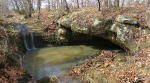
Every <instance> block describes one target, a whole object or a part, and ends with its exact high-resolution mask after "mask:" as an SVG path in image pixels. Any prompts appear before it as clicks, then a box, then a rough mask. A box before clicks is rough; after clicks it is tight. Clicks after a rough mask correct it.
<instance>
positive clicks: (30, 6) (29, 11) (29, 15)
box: [27, 0, 32, 18]
mask: <svg viewBox="0 0 150 83" xmlns="http://www.w3.org/2000/svg"><path fill="white" fill-rule="evenodd" d="M27 2H28V12H27V16H28V17H30V18H31V17H32V2H31V0H27Z"/></svg>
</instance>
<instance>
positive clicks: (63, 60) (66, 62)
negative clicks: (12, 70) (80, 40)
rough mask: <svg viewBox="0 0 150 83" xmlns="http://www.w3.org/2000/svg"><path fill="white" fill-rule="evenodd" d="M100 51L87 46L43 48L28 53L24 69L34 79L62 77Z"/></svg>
mask: <svg viewBox="0 0 150 83" xmlns="http://www.w3.org/2000/svg"><path fill="white" fill-rule="evenodd" d="M98 51H99V50H98V49H95V48H93V47H91V46H85V45H78V46H60V47H47V48H41V49H37V50H35V51H32V52H28V53H27V55H26V56H25V57H24V68H25V70H27V71H28V72H29V73H30V74H31V75H32V76H33V77H34V79H39V78H42V77H45V76H49V75H56V76H62V75H64V74H65V73H66V72H67V71H68V69H69V68H70V67H71V66H73V65H75V64H77V63H79V62H80V61H83V60H84V59H85V58H86V57H87V56H91V55H94V54H96V53H98Z"/></svg>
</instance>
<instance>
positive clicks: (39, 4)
mask: <svg viewBox="0 0 150 83" xmlns="http://www.w3.org/2000/svg"><path fill="white" fill-rule="evenodd" d="M37 10H38V19H40V14H41V0H38V2H37Z"/></svg>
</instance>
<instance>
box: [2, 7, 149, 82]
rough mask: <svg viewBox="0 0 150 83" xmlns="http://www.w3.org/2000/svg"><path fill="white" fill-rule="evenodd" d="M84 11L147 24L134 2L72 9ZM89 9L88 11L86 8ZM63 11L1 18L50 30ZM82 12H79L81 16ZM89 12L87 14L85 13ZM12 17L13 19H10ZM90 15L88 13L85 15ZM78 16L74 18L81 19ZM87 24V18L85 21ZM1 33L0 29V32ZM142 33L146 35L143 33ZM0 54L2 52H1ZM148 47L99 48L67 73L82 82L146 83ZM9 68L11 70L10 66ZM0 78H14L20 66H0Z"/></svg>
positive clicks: (143, 13) (35, 29) (38, 28)
mask: <svg viewBox="0 0 150 83" xmlns="http://www.w3.org/2000/svg"><path fill="white" fill-rule="evenodd" d="M81 10H83V11H85V10H86V11H87V12H86V14H94V13H96V14H98V15H99V16H101V17H103V18H112V17H114V18H115V17H116V16H118V15H132V16H135V18H137V19H138V20H139V23H140V24H139V26H140V27H142V28H148V27H147V24H146V6H143V5H139V4H138V5H136V7H124V8H117V7H113V8H105V7H104V8H102V11H100V12H99V11H97V9H96V8H92V7H91V8H90V7H88V8H82V9H74V10H73V11H72V12H75V11H81ZM88 10H89V11H88ZM66 14H67V13H66V12H64V11H49V12H47V11H45V10H43V11H42V12H41V17H40V20H38V19H37V13H35V14H33V17H32V18H29V19H23V18H22V17H23V16H22V15H18V14H16V15H15V16H14V17H13V18H4V19H5V20H7V21H9V22H20V23H25V24H26V25H28V26H29V27H30V28H31V29H32V30H34V31H45V32H48V33H51V30H53V28H57V26H56V25H55V21H57V20H58V19H59V18H60V17H62V16H64V15H66ZM84 15H85V13H83V15H82V16H84ZM89 16H90V15H89ZM14 18H15V19H14ZM86 18H88V19H92V17H86ZM81 20H82V19H78V20H77V21H81ZM87 24H90V20H89V21H87ZM1 34H2V33H0V35H1ZM145 37H146V36H145ZM1 56H3V55H2V54H1ZM149 65H150V48H145V49H142V50H140V51H138V52H136V53H133V54H130V53H123V54H122V53H118V52H114V51H108V50H102V51H101V52H100V53H99V54H98V55H96V56H93V57H91V58H88V59H86V60H85V61H83V62H82V63H79V64H78V65H77V66H74V67H72V68H71V69H70V72H69V76H72V77H73V78H75V79H80V80H82V81H83V82H85V83H149V82H150V80H149V77H150V66H149ZM10 69H11V70H10ZM0 71H1V73H2V74H0V75H2V76H0V80H1V79H2V80H3V81H4V82H3V83H5V81H6V83H7V82H8V80H9V79H6V78H10V79H11V80H16V78H14V77H17V76H19V75H21V74H22V73H23V70H21V69H19V68H16V67H13V68H11V67H5V68H2V69H0ZM11 75H13V77H11ZM12 82H14V83H15V82H16V81H12Z"/></svg>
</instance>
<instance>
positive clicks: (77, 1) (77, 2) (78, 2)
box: [77, 0, 80, 8]
mask: <svg viewBox="0 0 150 83" xmlns="http://www.w3.org/2000/svg"><path fill="white" fill-rule="evenodd" d="M79 7H80V6H79V0H77V8H79Z"/></svg>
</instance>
